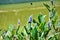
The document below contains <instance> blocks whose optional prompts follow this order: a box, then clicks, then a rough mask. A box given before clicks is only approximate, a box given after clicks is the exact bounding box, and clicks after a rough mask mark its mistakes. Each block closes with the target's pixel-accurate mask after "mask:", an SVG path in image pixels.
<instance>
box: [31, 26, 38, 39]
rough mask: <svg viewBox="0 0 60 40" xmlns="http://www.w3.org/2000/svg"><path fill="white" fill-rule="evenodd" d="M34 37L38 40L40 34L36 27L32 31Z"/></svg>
mask: <svg viewBox="0 0 60 40" xmlns="http://www.w3.org/2000/svg"><path fill="white" fill-rule="evenodd" d="M32 37H33V38H34V39H35V40H38V32H37V28H36V27H35V28H34V29H33V30H32Z"/></svg>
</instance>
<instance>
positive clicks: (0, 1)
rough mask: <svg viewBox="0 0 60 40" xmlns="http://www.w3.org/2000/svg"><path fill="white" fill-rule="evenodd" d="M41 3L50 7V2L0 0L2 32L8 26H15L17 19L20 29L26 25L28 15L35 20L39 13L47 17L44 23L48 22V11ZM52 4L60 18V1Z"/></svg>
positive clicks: (39, 0) (43, 0)
mask: <svg viewBox="0 0 60 40" xmlns="http://www.w3.org/2000/svg"><path fill="white" fill-rule="evenodd" d="M43 3H47V4H48V5H51V2H50V0H0V29H2V31H4V30H7V29H8V26H9V24H13V25H14V24H16V25H17V22H18V19H20V22H21V24H20V25H21V27H22V26H24V25H26V23H27V21H28V17H29V16H30V15H33V18H34V19H35V20H37V16H38V14H39V13H40V12H41V13H42V14H44V15H47V16H46V21H48V17H49V11H48V10H47V9H46V8H45V6H44V5H43ZM54 4H55V8H56V10H57V15H58V17H59V18H60V0H54ZM51 6H52V5H51Z"/></svg>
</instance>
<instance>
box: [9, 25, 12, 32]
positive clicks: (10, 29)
mask: <svg viewBox="0 0 60 40" xmlns="http://www.w3.org/2000/svg"><path fill="white" fill-rule="evenodd" d="M12 30H13V25H12V24H10V25H9V31H10V32H12Z"/></svg>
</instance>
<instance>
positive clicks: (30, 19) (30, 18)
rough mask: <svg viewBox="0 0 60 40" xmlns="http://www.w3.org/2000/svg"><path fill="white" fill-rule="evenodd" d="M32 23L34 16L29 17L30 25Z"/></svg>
mask: <svg viewBox="0 0 60 40" xmlns="http://www.w3.org/2000/svg"><path fill="white" fill-rule="evenodd" d="M31 22H32V15H31V16H30V17H29V20H28V23H31Z"/></svg>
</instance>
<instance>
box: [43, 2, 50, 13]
mask: <svg viewBox="0 0 60 40" xmlns="http://www.w3.org/2000/svg"><path fill="white" fill-rule="evenodd" d="M43 4H44V6H45V7H46V8H47V9H48V11H49V12H50V6H49V5H48V4H45V3H43Z"/></svg>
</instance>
